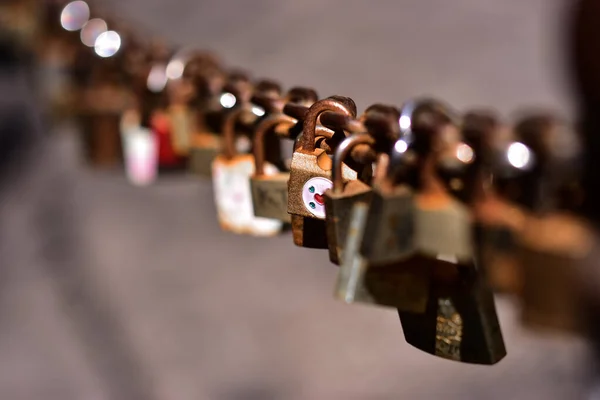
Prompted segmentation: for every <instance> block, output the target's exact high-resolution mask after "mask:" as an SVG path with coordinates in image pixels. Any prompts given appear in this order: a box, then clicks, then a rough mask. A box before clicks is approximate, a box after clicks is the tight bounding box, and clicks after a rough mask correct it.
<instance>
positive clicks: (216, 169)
mask: <svg viewBox="0 0 600 400" xmlns="http://www.w3.org/2000/svg"><path fill="white" fill-rule="evenodd" d="M243 111H244V110H243V109H240V110H236V111H234V112H233V113H231V114H230V115H228V117H227V119H226V121H225V124H224V130H223V140H224V146H223V153H222V154H220V155H218V156H217V157H216V158H215V159H214V161H213V163H212V173H213V185H214V194H215V203H216V206H217V215H218V218H219V222H220V224H221V227H222V228H223V229H224V230H228V231H232V232H235V233H240V234H250V235H254V236H272V235H276V234H277V233H279V232H280V231H281V229H282V227H283V222H282V221H280V220H277V219H272V218H261V217H257V216H255V215H254V206H253V203H252V192H251V188H250V177H251V176H252V175H253V174H254V172H255V160H254V156H253V155H252V154H239V153H238V152H237V151H236V148H235V124H236V121H237V119H238V118H241V116H243V115H244V112H243ZM263 170H264V173H265V174H266V175H275V174H277V173H278V172H279V171H278V169H277V168H276V167H275V166H274V165H272V164H269V163H265V164H264V167H263Z"/></svg>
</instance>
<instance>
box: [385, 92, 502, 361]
mask: <svg viewBox="0 0 600 400" xmlns="http://www.w3.org/2000/svg"><path fill="white" fill-rule="evenodd" d="M401 118H402V121H403V122H401V128H402V133H403V135H402V139H401V140H405V141H406V145H402V146H395V148H394V151H395V153H400V155H399V154H395V153H394V152H393V153H392V156H391V159H392V162H393V160H394V159H396V158H398V157H399V156H402V157H407V156H408V155H409V154H410V153H411V152H414V154H413V156H414V157H415V160H416V162H415V164H414V165H416V172H415V173H414V175H413V179H412V180H413V182H414V184H415V186H414V189H415V195H414V204H413V207H414V211H413V212H414V239H413V246H414V251H415V256H413V257H411V259H410V260H409V261H408V262H410V263H414V264H417V265H420V266H421V268H422V269H424V270H427V271H428V272H429V274H430V279H431V281H430V291H429V296H428V299H427V301H426V303H427V308H426V310H425V312H424V313H414V312H402V311H401V312H400V313H399V316H400V320H401V322H402V326H403V331H404V336H405V339H406V341H407V342H408V343H409V344H411V345H413V346H415V347H417V348H419V349H421V350H423V351H425V352H428V353H430V354H432V355H436V356H438V357H441V358H447V359H450V360H455V361H461V362H467V363H476V364H494V363H497V362H498V361H500V360H501V359H502V358H503V357H504V356H505V355H506V349H505V346H504V341H503V339H502V335H501V331H500V326H499V323H498V317H497V315H496V310H495V305H494V299H493V294H492V291H491V290H490V288H489V287H488V286H487V282H486V281H485V279H484V278H485V276H484V274H483V273H482V271H480V270H479V269H478V267H477V264H476V259H475V254H474V250H473V238H472V228H471V220H470V218H471V217H470V213H469V211H468V209H467V208H466V206H464V205H462V204H461V203H459V201H458V200H456V199H454V198H453V197H452V196H451V194H450V193H451V187H450V185H451V182H452V181H451V180H448V181H444V180H443V179H442V176H454V178H453V179H460V173H459V171H462V172H463V173H464V171H465V170H466V169H465V168H461V167H460V165H461V163H462V164H468V163H469V162H472V161H473V159H472V158H471V157H467V158H464V157H462V155H461V153H460V151H458V150H459V149H460V148H461V146H462V145H464V142H462V140H461V136H460V135H459V131H458V127H457V123H456V122H455V121H456V120H457V118H456V117H454V115H453V113H452V112H451V111H449V110H448V108H447V107H445V106H444V105H443V104H441V103H439V102H436V101H431V100H425V101H418V100H417V101H413V102H409V103H408V104H407V105H406V106H405V107H403V110H402V117H401ZM404 146H406V147H404ZM400 150H401V151H400ZM407 153H408V154H407ZM453 157H454V158H456V159H455V160H452V158H453ZM463 158H464V159H463ZM449 170H450V171H449Z"/></svg>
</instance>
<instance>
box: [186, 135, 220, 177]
mask: <svg viewBox="0 0 600 400" xmlns="http://www.w3.org/2000/svg"><path fill="white" fill-rule="evenodd" d="M220 151H221V138H220V137H219V136H218V135H216V134H214V133H200V134H197V135H195V136H194V139H193V141H192V146H191V148H190V154H189V159H188V168H189V170H190V171H191V172H192V173H194V174H196V175H199V176H202V177H206V178H210V177H211V176H212V169H211V168H212V162H213V160H214V159H215V157H216V156H217V155H218V154H219V152H220Z"/></svg>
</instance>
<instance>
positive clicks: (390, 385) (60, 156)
mask: <svg viewBox="0 0 600 400" xmlns="http://www.w3.org/2000/svg"><path fill="white" fill-rule="evenodd" d="M106 4H107V5H106V7H107V8H110V9H113V10H116V14H117V15H120V16H122V17H123V18H125V19H130V20H132V21H136V22H140V23H142V25H144V26H145V27H147V28H148V29H149V30H150V31H152V32H157V33H160V34H162V35H164V36H167V37H169V38H171V39H172V40H174V41H176V42H178V43H182V44H198V45H200V46H210V47H213V48H214V49H215V50H217V51H219V53H221V54H222V55H223V56H224V58H225V60H226V61H227V62H229V63H230V64H232V65H240V66H244V67H247V68H248V69H249V70H250V71H253V72H257V73H260V74H257V75H259V76H261V77H262V76H268V77H273V78H278V79H280V80H281V81H282V83H284V84H286V85H292V84H302V85H306V84H310V85H314V86H315V87H316V88H317V89H319V91H320V93H321V94H322V95H329V94H334V93H335V94H343V95H349V96H352V97H354V98H355V99H356V100H357V103H358V105H359V108H361V109H362V108H364V107H365V106H367V105H369V104H370V103H373V102H375V101H381V102H392V103H395V104H399V103H401V102H402V100H403V99H405V98H407V97H408V96H412V95H418V94H435V95H438V96H439V97H441V98H443V99H445V100H447V101H450V102H451V103H452V104H454V105H456V106H457V107H459V108H461V109H463V108H464V107H468V106H473V105H491V106H494V107H496V108H498V109H499V110H500V111H501V112H503V113H506V115H509V114H508V113H510V112H512V111H513V110H514V109H515V108H516V107H518V106H521V105H524V104H525V105H527V104H531V105H545V106H551V107H560V108H559V109H561V110H565V111H566V112H568V110H569V107H570V104H571V102H570V101H569V98H568V97H566V96H565V90H564V85H563V84H562V83H561V82H562V81H561V80H560V79H557V78H560V77H561V64H560V61H559V60H560V57H559V55H560V52H559V48H558V47H557V43H556V40H557V38H558V34H559V30H558V26H559V25H558V22H559V21H560V18H561V12H562V6H561V4H560V2H557V1H545V0H526V1H516V0H506V1H503V2H499V1H491V0H455V1H453V2H448V1H440V0H421V1H413V0H405V1H402V2H400V1H387V0H376V1H368V2H367V1H359V0H346V1H342V0H328V1H322V2H319V1H316V0H304V1H288V0H283V1H275V0H256V1H254V0H252V1H249V0H246V1H244V0H219V1H217V0H210V1H206V0H205V1H189V0H172V1H164V0H127V1H117V0H113V1H111V2H108V1H107V2H106ZM325 33H327V35H328V37H327V38H326V39H320V38H322V37H323V35H324V34H325ZM75 138H76V136H75V135H73V134H72V132H70V131H69V130H68V129H62V130H61V132H59V134H58V135H55V136H54V137H53V138H52V140H51V141H49V142H47V143H43V144H42V145H40V147H39V149H38V150H37V151H32V152H31V153H30V154H29V155H28V157H26V160H25V161H27V162H26V163H25V167H23V168H21V169H20V170H19V171H16V172H15V178H14V179H13V180H12V183H11V185H10V186H9V188H8V190H6V194H5V195H4V196H3V198H2V202H0V219H1V220H2V224H0V237H1V238H2V239H1V240H0V255H2V257H1V258H0V260H1V261H0V262H1V263H2V269H1V271H2V272H1V273H2V279H1V282H2V283H1V285H2V290H0V354H1V355H2V357H0V398H1V399H7V400H12V399H27V400H29V399H45V400H49V399H61V400H70V399H76V400H78V399H84V400H88V399H90V400H96V399H98V400H100V399H127V400H130V399H148V400H153V399H160V400H163V399H164V400H188V399H189V400H192V399H208V400H213V399H215V400H219V399H223V400H234V399H235V400H237V399H248V400H251V399H252V400H254V399H256V400H270V399H342V398H343V399H430V398H438V397H442V396H443V397H444V398H445V399H447V400H451V399H503V400H505V399H535V398H539V399H542V398H543V399H572V398H577V397H578V396H579V395H580V394H581V393H580V391H581V387H582V386H583V384H584V382H585V378H586V374H585V367H586V366H587V364H586V358H585V354H586V347H585V345H584V344H583V343H582V342H580V341H578V340H575V339H569V338H557V337H549V336H541V337H540V336H534V335H532V334H531V333H529V332H526V331H524V330H523V329H522V328H521V327H520V326H519V325H518V323H517V321H516V311H515V308H514V307H513V305H512V304H511V303H510V301H509V299H499V301H498V305H499V311H500V317H501V324H502V328H503V331H504V333H505V338H506V342H507V348H508V352H509V354H508V356H507V357H506V359H505V360H503V361H502V362H501V363H499V364H498V365H496V366H493V367H481V366H467V365H460V364H457V363H454V362H450V361H444V360H439V359H436V358H433V357H431V356H428V355H426V354H422V353H420V352H419V351H417V350H415V349H413V348H411V347H409V346H408V345H407V344H406V343H404V340H403V337H402V331H401V327H400V323H399V321H398V317H397V315H396V313H395V312H394V311H391V310H385V309H375V308H371V307H361V306H348V305H344V304H342V303H340V302H338V301H335V300H334V299H333V297H332V287H333V283H334V280H335V274H336V268H335V267H334V266H332V265H330V264H329V263H328V262H327V255H326V253H325V252H323V251H310V250H305V249H300V248H296V247H294V246H293V245H292V243H291V237H290V236H289V235H284V236H282V237H278V238H275V239H259V238H249V237H241V236H234V235H231V234H228V233H226V232H222V231H220V229H219V227H218V224H217V221H216V218H215V213H214V211H215V210H214V206H213V202H212V189H211V186H210V183H209V182H206V181H201V180H198V179H196V178H193V177H189V176H170V177H165V178H164V179H162V180H161V181H160V182H159V183H157V184H156V185H155V186H152V187H149V188H143V189H140V188H134V187H131V186H129V185H128V184H127V182H126V180H125V178H124V177H123V176H122V175H121V174H120V173H119V172H118V171H90V170H88V169H86V168H83V166H82V162H81V160H80V159H79V158H78V150H79V149H78V147H77V146H78V143H77V141H76V140H75Z"/></svg>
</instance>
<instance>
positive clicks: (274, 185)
mask: <svg viewBox="0 0 600 400" xmlns="http://www.w3.org/2000/svg"><path fill="white" fill-rule="evenodd" d="M289 179H290V175H289V174H288V173H280V174H276V175H271V176H265V175H263V176H258V177H257V176H253V177H252V179H251V180H250V187H251V190H252V203H253V205H254V215H255V216H257V217H263V218H272V219H277V220H279V221H283V222H287V223H291V221H292V219H291V217H290V214H288V212H287V200H288V180H289Z"/></svg>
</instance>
